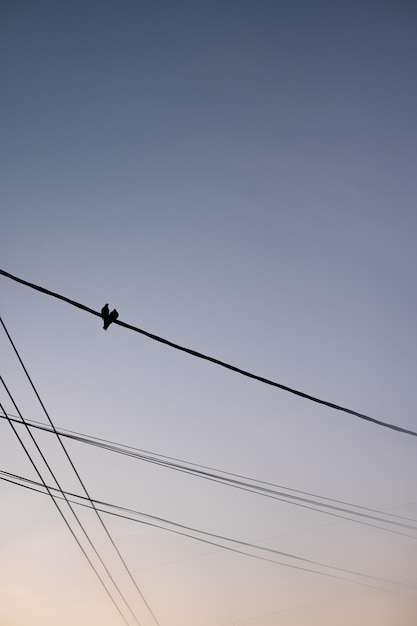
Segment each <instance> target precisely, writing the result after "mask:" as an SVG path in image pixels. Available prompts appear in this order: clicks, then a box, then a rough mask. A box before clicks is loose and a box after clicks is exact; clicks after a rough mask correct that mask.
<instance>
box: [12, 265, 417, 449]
mask: <svg viewBox="0 0 417 626" xmlns="http://www.w3.org/2000/svg"><path fill="white" fill-rule="evenodd" d="M0 274H1V275H3V276H5V277H6V278H10V279H11V280H14V281H16V282H18V283H21V284H22V285H25V286H26V287H31V288H32V289H36V291H40V292H41V293H45V294H46V295H48V296H52V297H53V298H58V299H59V300H63V301H64V302H67V303H68V304H71V305H72V306H75V307H77V308H78V309H82V310H83V311H87V313H90V314H91V315H96V316H97V317H101V313H99V312H98V311H95V310H94V309H90V307H88V306H85V305H84V304H81V303H80V302H76V301H75V300H71V299H70V298H67V297H65V296H62V295H60V294H58V293H55V292H53V291H50V290H49V289H45V287H40V286H39V285H35V284H34V283H30V282H28V281H26V280H23V279H22V278H18V277H17V276H13V275H12V274H9V273H8V272H5V271H4V270H2V269H0ZM113 324H117V325H118V326H123V327H124V328H128V329H129V330H133V331H134V332H136V333H140V334H141V335H145V337H149V339H153V340H154V341H158V342H159V343H163V344H165V345H167V346H169V347H170V348H175V349H176V350H180V351H181V352H186V353H187V354H190V355H191V356H195V357H197V358H199V359H203V360H205V361H209V362H210V363H214V364H215V365H220V366H221V367H224V368H226V369H228V370H231V371H232V372H236V373H237V374H241V375H242V376H246V377H247V378H252V379H254V380H258V381H259V382H261V383H264V384H265V385H271V386H272V387H277V388H278V389H282V390H283V391H287V392H288V393H292V394H294V395H296V396H299V397H301V398H305V399H306V400H310V401H311V402H316V403H317V404H322V405H324V406H328V407H330V408H331V409H335V410H336V411H342V412H344V413H348V414H349V415H354V416H355V417H358V418H359V419H361V420H365V421H367V422H370V423H372V424H376V425H378V426H382V427H384V428H389V429H391V430H395V431H396V432H399V433H403V434H405V435H411V436H412V437H417V432H416V431H414V430H409V429H407V428H403V427H402V426H397V425H396V424H391V423H389V422H383V421H381V420H378V419H375V418H374V417H370V416H369V415H365V414H364V413H359V412H358V411H354V410H353V409H348V408H346V407H343V406H341V405H339V404H335V403H333V402H329V401H328V400H322V399H320V398H317V397H315V396H311V395H310V394H308V393H304V392H303V391H299V390H297V389H293V388H292V387H287V385H283V384H281V383H277V382H275V381H273V380H270V379H269V378H264V377H263V376H258V375H257V374H253V373H251V372H248V371H246V370H243V369H241V368H239V367H236V366H235V365H230V364H229V363H225V362H224V361H220V360H219V359H216V358H214V357H211V356H208V355H206V354H203V353H202V352H197V351H196V350H192V349H191V348H186V347H184V346H181V345H179V344H177V343H174V342H172V341H169V340H168V339H164V338H163V337H159V336H158V335H154V334H153V333H150V332H148V331H146V330H143V329H141V328H138V327H137V326H132V325H131V324H127V323H126V322H122V321H121V320H118V319H116V320H114V321H113Z"/></svg>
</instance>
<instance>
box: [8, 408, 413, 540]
mask: <svg viewBox="0 0 417 626" xmlns="http://www.w3.org/2000/svg"><path fill="white" fill-rule="evenodd" d="M2 417H3V419H4V416H1V415H0V418H2ZM8 418H9V419H13V417H12V416H8ZM16 421H17V422H18V423H20V422H19V421H18V420H16ZM29 426H31V427H33V428H38V429H40V430H43V431H45V432H49V433H52V432H53V431H52V429H50V428H49V427H47V426H42V425H39V424H31V423H30V422H29ZM58 432H59V433H60V434H61V436H63V437H68V438H70V439H72V440H74V441H78V442H81V443H84V444H88V445H93V446H96V447H99V448H102V449H104V450H108V451H110V452H115V453H117V454H122V455H125V456H129V457H132V458H135V459H138V460H141V461H145V462H148V463H152V464H156V465H159V466H161V467H165V468H166V469H172V470H175V471H179V472H182V473H186V474H189V475H191V476H194V477H197V478H201V479H206V480H210V481H212V482H217V483H219V484H223V485H226V486H229V487H234V488H236V489H240V490H243V491H247V492H249V493H254V494H256V495H260V496H264V497H268V498H272V499H275V500H278V501H281V502H285V503H287V504H292V505H294V506H300V507H302V508H306V509H309V510H313V511H317V512H320V513H323V514H325V515H331V516H333V517H337V518H339V519H343V520H347V521H350V522H353V523H358V524H364V525H366V526H370V527H372V528H377V529H379V530H382V531H385V532H390V533H394V534H397V535H401V536H403V537H408V538H411V539H417V536H414V535H409V534H406V533H404V532H398V531H395V530H393V529H391V528H385V527H382V526H379V525H376V524H369V523H367V522H363V521H361V520H360V519H356V518H351V517H346V516H345V515H339V514H337V513H334V511H339V512H342V513H347V514H350V515H355V516H357V517H360V518H364V519H369V520H373V521H378V522H382V523H385V524H390V525H394V526H397V527H400V528H405V529H409V530H413V531H416V532H417V520H414V519H412V518H408V517H404V516H400V515H394V514H391V513H387V512H384V511H380V510H377V509H372V508H370V507H363V506H359V505H356V504H352V503H350V502H344V501H342V500H336V499H334V498H326V497H325V496H321V495H318V494H314V493H311V492H304V491H300V490H297V489H291V488H290V487H286V486H283V485H276V484H274V483H267V482H265V481H259V480H257V479H253V478H249V477H246V476H241V475H239V474H232V473H230V472H224V471H223V470H216V469H214V468H211V467H207V466H199V465H196V466H195V467H193V465H195V464H190V463H189V462H188V461H181V459H174V460H175V461H176V462H175V463H173V462H171V461H166V458H167V457H164V456H163V455H156V453H150V452H148V451H144V450H140V449H136V448H132V446H125V448H124V447H122V446H121V444H115V443H114V442H107V443H104V442H103V441H102V440H100V439H98V438H95V439H96V440H94V438H92V437H91V436H90V437H89V436H86V435H82V433H76V434H71V431H69V432H65V431H64V430H59V429H58ZM105 441H106V440H105ZM109 444H112V445H109ZM132 450H138V452H139V453H138V452H136V453H135V452H133V451H132ZM144 453H145V454H144ZM168 458H170V459H171V458H172V457H168ZM178 461H180V463H179V462H178ZM186 464H187V465H186ZM196 467H199V468H200V467H204V468H205V470H210V471H202V470H201V469H196ZM215 472H217V473H215ZM218 472H222V473H223V474H228V475H229V476H237V477H239V479H244V480H237V479H236V478H228V477H227V476H222V475H220V474H219V473H218ZM249 481H252V482H249ZM256 483H258V484H256ZM259 483H261V485H260V484H259ZM262 485H268V487H264V486H262ZM271 487H273V488H271ZM274 488H278V489H286V490H288V491H292V492H293V493H298V494H303V496H299V495H293V493H292V494H288V493H285V492H283V491H277V490H276V489H274ZM305 496H312V497H313V498H321V499H324V500H326V501H327V502H329V501H330V502H334V503H336V504H328V503H327V502H320V501H318V500H314V499H311V497H305ZM308 505H314V506H308ZM337 505H343V506H337ZM317 507H321V508H317ZM346 507H351V508H346ZM354 508H358V509H360V510H357V511H355V510H354ZM323 509H325V510H323ZM363 511H367V513H365V512H363ZM369 512H371V513H373V514H372V515H371V514H370V513H369ZM390 518H391V519H390ZM406 522H411V523H412V524H414V525H412V524H410V523H406Z"/></svg>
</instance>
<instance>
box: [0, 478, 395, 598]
mask: <svg viewBox="0 0 417 626" xmlns="http://www.w3.org/2000/svg"><path fill="white" fill-rule="evenodd" d="M0 480H4V481H6V482H10V483H13V484H16V485H18V486H20V487H25V488H26V489H30V490H31V491H36V492H37V493H42V494H44V495H45V492H44V491H42V490H40V489H37V488H36V487H43V485H41V484H40V483H38V482H37V481H34V480H31V479H28V478H24V477H23V476H18V475H16V474H12V473H10V472H5V471H3V470H0ZM50 489H52V490H54V488H53V487H50ZM66 494H67V496H70V497H75V498H78V499H79V500H81V501H84V502H79V501H73V500H72V502H73V503H74V504H76V505H78V506H83V507H87V508H92V507H91V502H90V501H89V499H88V498H86V497H84V496H80V495H77V494H73V493H71V492H66ZM57 497H58V496H57ZM94 503H95V504H96V506H97V508H98V510H100V511H101V512H103V513H106V514H108V515H114V516H116V517H121V518H123V519H127V520H130V521H134V522H137V523H139V524H144V525H146V526H152V527H154V528H159V529H161V530H165V531H167V532H171V533H174V534H178V535H181V536H185V537H188V538H191V539H194V540H196V541H200V542H203V543H208V544H210V545H214V546H217V547H220V548H223V549H225V550H229V551H231V552H236V553H238V554H243V555H245V556H249V557H252V558H255V559H258V560H262V561H267V562H271V563H275V564H276V565H282V566H284V567H289V568H291V569H296V570H301V571H306V572H309V573H313V574H319V575H321V576H327V577H330V578H336V579H338V580H343V581H345V582H347V581H348V582H355V583H356V584H359V585H362V586H365V587H368V588H370V589H374V590H375V587H374V586H372V585H369V584H368V583H364V582H363V581H360V582H359V581H357V580H351V579H346V578H344V577H342V576H340V575H339V574H332V573H329V572H322V571H320V570H316V569H311V568H309V567H304V566H299V565H293V564H291V563H285V562H282V561H276V560H272V559H270V558H267V557H262V556H259V555H256V554H252V553H249V552H245V551H244V550H242V549H240V548H233V547H230V546H228V545H224V544H219V543H215V542H214V541H213V540H214V539H217V540H221V541H226V542H228V543H231V544H235V545H239V546H243V547H246V548H251V549H255V550H260V551H263V552H267V553H271V554H276V555H278V556H281V557H285V558H288V559H295V560H296V561H301V562H303V563H307V564H310V565H315V566H318V567H322V568H327V569H330V570H333V571H336V572H340V573H344V574H349V575H351V576H357V577H360V578H365V579H367V580H374V581H378V582H380V583H385V584H390V585H397V586H407V585H405V584H401V583H398V582H396V581H391V580H387V579H384V578H381V577H378V576H373V575H370V574H363V573H361V572H357V571H354V570H349V569H345V568H342V567H336V566H333V565H327V564H325V563H321V562H319V561H315V560H313V559H308V558H304V557H300V556H298V555H294V554H290V553H287V552H282V551H280V550H275V549H274V548H267V547H264V546H259V545H257V544H253V543H250V542H247V541H241V540H238V539H233V538H231V537H226V536H224V535H220V534H217V533H210V532H207V531H203V530H199V529H196V528H193V527H191V526H187V525H184V524H180V523H178V522H173V521H171V520H167V519H164V518H161V517H157V516H154V515H150V514H148V513H143V512H141V511H135V510H134V509H129V508H126V507H123V506H119V505H115V504H110V503H108V502H104V501H101V500H94ZM100 507H107V508H108V509H115V511H124V512H126V513H129V514H130V515H125V514H123V513H119V512H115V511H112V510H106V509H103V508H100ZM131 515H138V516H141V517H144V518H146V519H147V520H152V521H144V520H141V519H137V518H136V517H132V516H131ZM161 524H166V525H168V526H172V527H173V528H170V527H168V528H167V527H165V526H162V525H161ZM178 529H180V530H178ZM190 532H193V533H197V534H199V535H203V537H199V536H195V535H191V534H189V533H190ZM204 537H209V539H205V538H204Z"/></svg>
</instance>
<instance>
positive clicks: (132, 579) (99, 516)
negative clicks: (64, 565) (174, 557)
mask: <svg viewBox="0 0 417 626" xmlns="http://www.w3.org/2000/svg"><path fill="white" fill-rule="evenodd" d="M0 323H1V325H2V327H3V330H4V332H5V334H6V336H7V338H8V340H9V342H10V344H11V346H12V348H13V350H14V352H15V354H16V356H17V358H18V360H19V363H20V365H21V367H22V369H23V371H24V372H25V375H26V377H27V379H28V381H29V383H30V385H31V387H32V389H33V391H34V393H35V395H36V397H37V399H38V401H39V403H40V405H41V407H42V409H43V412H44V413H45V415H46V417H47V419H48V422H49V424H50V426H51V428H52V431H53V432H54V434H55V435H56V437H57V439H58V441H59V443H60V445H61V448H62V450H63V452H64V454H65V456H66V458H67V460H68V462H69V464H70V465H71V468H72V470H73V472H74V474H75V475H76V477H77V480H78V482H79V483H80V485H81V487H82V489H83V491H84V493H85V495H86V497H87V499H88V500H89V501H90V502H91V506H92V508H93V510H94V512H95V513H96V515H97V518H98V520H99V522H100V524H101V526H102V528H103V530H104V532H105V534H106V535H107V537H108V539H109V541H110V543H111V545H112V547H113V549H114V550H115V552H116V554H117V556H118V558H119V560H120V561H121V563H122V565H123V567H124V569H125V571H126V572H127V574H128V576H129V578H130V580H131V581H132V583H133V585H134V587H135V588H136V591H137V592H138V594H139V596H140V597H141V599H142V601H143V602H144V604H145V606H146V608H147V609H148V611H149V613H150V614H151V616H152V618H153V620H154V622H155V624H156V625H157V626H159V622H158V620H157V618H156V616H155V614H154V612H153V611H152V609H151V607H150V605H149V603H148V601H147V600H146V598H145V596H144V595H143V592H142V591H141V589H140V587H139V585H138V583H137V582H136V580H135V578H134V576H133V574H132V572H131V571H130V568H129V566H128V565H127V563H126V560H125V559H124V557H123V555H122V553H121V552H120V550H119V548H118V547H117V544H116V542H115V540H114V539H113V537H112V535H111V534H110V531H109V530H108V528H107V525H106V524H105V522H104V520H103V517H102V516H101V515H100V512H99V511H98V510H97V508H96V506H95V504H94V502H93V500H92V499H91V497H90V494H89V492H88V491H87V487H86V486H85V484H84V481H83V480H82V478H81V476H80V474H79V472H78V470H77V469H76V467H75V465H74V462H73V461H72V459H71V457H70V455H69V452H68V450H67V448H66V447H65V444H64V442H63V441H62V437H61V436H60V434H59V433H58V431H57V430H56V428H55V425H54V423H53V421H52V419H51V417H50V415H49V413H48V411H47V409H46V407H45V405H44V403H43V402H42V399H41V397H40V395H39V393H38V390H37V389H36V387H35V385H34V383H33V381H32V378H31V377H30V375H29V372H28V370H27V369H26V367H25V364H24V363H23V361H22V358H21V356H20V354H19V352H18V350H17V348H16V346H15V344H14V342H13V340H12V338H11V336H10V334H9V331H8V330H7V328H6V326H5V324H4V321H3V320H2V318H1V317H0ZM2 382H3V385H4V381H3V380H2ZM4 386H5V385H4ZM6 389H7V388H6ZM7 392H8V394H9V396H10V399H11V400H12V402H13V405H14V406H15V408H16V410H17V411H18V413H19V417H20V418H21V419H22V421H23V422H24V418H23V416H22V414H21V413H20V411H19V410H18V408H17V406H16V403H15V402H14V400H13V398H12V396H11V394H10V392H9V391H8V390H7ZM2 410H3V409H2ZM3 412H4V410H3ZM61 491H62V489H61ZM98 556H99V555H98ZM99 558H100V557H99ZM100 561H101V562H102V560H101V558H100ZM102 563H103V562H102ZM103 566H104V568H105V570H106V572H107V574H108V576H109V578H110V579H111V581H112V582H113V584H114V586H115V587H116V589H117V590H118V592H119V595H120V596H121V597H122V599H123V601H124V602H125V604H126V606H127V607H128V608H129V611H130V612H131V614H132V615H133V617H134V619H135V621H136V622H137V624H138V626H140V622H139V620H138V618H137V617H136V615H135V613H134V611H133V610H132V609H131V607H130V605H129V603H128V602H127V601H126V599H125V597H124V595H123V593H122V592H121V590H120V589H119V587H118V585H117V583H116V582H115V581H114V579H113V577H112V576H111V574H110V572H109V571H108V569H107V567H106V566H105V564H104V563H103Z"/></svg>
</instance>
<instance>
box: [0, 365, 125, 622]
mask: <svg viewBox="0 0 417 626" xmlns="http://www.w3.org/2000/svg"><path fill="white" fill-rule="evenodd" d="M0 378H1V377H0ZM1 382H2V384H3V386H4V388H5V389H6V391H7V392H8V389H7V387H6V384H5V382H4V380H3V378H1ZM13 404H14V402H13ZM0 408H1V410H2V411H3V413H4V408H3V405H2V404H1V402H0ZM15 408H16V410H17V411H18V412H19V409H18V408H17V407H16V406H15ZM22 419H23V418H22ZM22 423H24V421H22ZM9 424H10V426H11V428H12V430H13V432H14V434H15V435H16V437H17V439H18V440H19V443H20V444H21V446H22V448H23V450H24V452H25V454H26V456H27V457H28V459H29V461H30V463H31V465H32V467H33V468H34V470H35V472H36V473H37V475H38V476H39V478H40V480H41V483H39V484H40V485H42V486H43V487H44V488H45V489H46V492H47V494H48V495H49V496H50V497H51V499H52V501H53V503H54V505H55V507H56V508H57V510H58V512H59V514H60V515H61V517H62V519H63V520H64V522H65V524H66V526H67V528H68V530H69V531H70V533H71V534H72V536H73V537H74V539H75V541H76V542H77V544H78V547H79V548H80V550H81V551H82V553H83V555H84V556H85V558H86V559H87V561H88V564H89V565H90V567H91V569H92V570H93V572H94V573H95V575H96V576H97V578H98V579H99V581H100V583H101V585H102V587H103V588H104V590H105V592H106V593H107V595H108V597H109V598H110V600H111V602H112V603H113V605H114V607H115V608H116V610H117V612H118V613H119V615H120V617H121V618H122V619H123V621H124V622H125V624H126V626H129V622H128V621H127V619H126V617H125V616H124V615H123V613H122V611H121V609H120V607H119V605H118V604H117V602H116V600H115V599H114V597H113V595H112V593H111V592H110V590H109V588H108V587H107V585H106V583H105V582H104V580H103V578H102V577H101V576H100V573H99V572H98V570H97V568H96V567H95V565H94V563H93V562H92V560H91V559H90V557H89V556H88V554H87V552H86V550H85V549H84V547H83V545H82V543H81V542H80V540H79V539H78V537H77V535H76V534H75V532H74V529H73V528H72V526H71V524H70V523H69V521H68V519H67V518H66V517H65V515H64V513H63V511H62V510H61V507H60V506H59V505H58V502H57V501H56V499H57V498H59V496H54V495H53V493H52V491H53V488H51V487H49V486H48V485H47V484H46V482H45V480H44V478H43V476H42V474H41V473H40V471H39V468H38V466H37V465H36V463H35V461H34V460H33V458H32V456H31V454H30V452H29V450H28V449H27V447H26V446H25V444H24V443H23V440H22V438H21V437H20V435H19V433H18V432H17V430H16V427H15V425H14V424H13V422H12V421H11V420H10V419H9ZM26 428H27V430H28V432H29V434H30V436H31V438H32V441H33V443H34V444H35V447H36V449H37V450H38V452H39V454H40V456H41V458H42V460H43V462H44V463H45V465H46V467H47V468H48V470H49V472H50V474H51V476H52V478H53V479H54V481H55V484H56V485H57V486H58V489H57V491H58V492H59V493H61V494H62V499H63V500H65V502H66V503H67V505H68V507H69V509H70V510H71V512H72V514H73V515H74V518H75V519H76V521H77V523H78V525H79V526H80V528H81V530H82V531H83V533H84V535H85V537H86V539H87V541H88V543H89V544H90V546H91V547H92V548H93V550H94V552H95V554H96V556H97V557H98V559H99V561H100V562H101V564H102V566H103V567H104V569H105V570H106V572H107V574H108V575H109V578H110V580H111V581H112V582H113V584H114V585H115V587H116V589H117V590H118V591H119V589H118V587H117V585H116V583H115V582H114V581H113V579H112V577H111V575H110V574H109V572H108V570H107V568H106V566H105V564H104V562H103V561H102V559H101V557H100V555H99V553H98V551H97V549H96V548H95V546H94V544H93V542H92V541H91V538H90V537H89V535H88V533H87V531H86V530H85V528H84V526H83V524H82V522H81V520H80V519H79V517H78V515H77V514H76V513H75V511H74V508H73V506H72V503H71V500H69V499H68V497H67V494H66V492H65V491H63V489H62V488H61V486H60V484H59V482H58V480H57V479H56V477H55V474H54V472H53V471H52V469H51V468H50V466H49V463H48V462H47V460H46V458H45V456H44V455H43V453H42V451H41V450H40V448H39V446H38V444H37V442H36V440H35V438H34V437H33V434H32V433H31V432H30V430H29V428H28V427H27V426H26ZM42 493H45V492H42ZM119 594H120V595H121V597H122V599H123V600H124V598H123V595H122V594H121V592H120V591H119ZM125 603H126V601H125ZM127 606H128V608H129V605H128V604H127Z"/></svg>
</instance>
